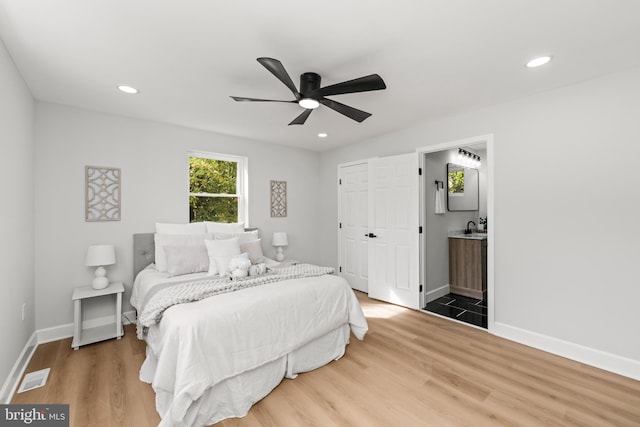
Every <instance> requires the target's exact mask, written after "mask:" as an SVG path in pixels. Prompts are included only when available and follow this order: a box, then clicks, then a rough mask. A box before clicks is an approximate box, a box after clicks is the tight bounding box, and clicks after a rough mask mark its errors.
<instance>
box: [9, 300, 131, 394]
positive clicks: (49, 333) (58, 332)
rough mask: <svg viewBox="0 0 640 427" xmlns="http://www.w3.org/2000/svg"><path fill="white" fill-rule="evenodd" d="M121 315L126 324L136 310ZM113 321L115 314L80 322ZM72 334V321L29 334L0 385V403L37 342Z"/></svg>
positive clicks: (12, 388) (86, 324) (16, 382)
mask: <svg viewBox="0 0 640 427" xmlns="http://www.w3.org/2000/svg"><path fill="white" fill-rule="evenodd" d="M122 317H123V321H122V324H123V325H128V324H129V323H131V322H134V321H135V320H136V312H135V311H127V312H125V313H122ZM113 322H115V314H112V315H111V316H104V317H98V318H96V319H90V320H86V321H84V322H82V326H83V327H85V328H93V327H96V326H102V325H108V324H110V323H113ZM72 336H73V323H67V324H65V325H59V326H54V327H52V328H45V329H38V330H37V331H35V332H34V333H33V334H32V335H31V338H29V341H27V343H26V344H25V346H24V348H23V349H22V352H21V353H20V356H18V359H17V360H16V363H15V364H14V365H13V368H12V369H11V372H10V373H9V376H8V377H7V379H6V380H5V382H4V384H3V385H2V389H0V403H1V404H8V403H9V402H10V401H11V398H12V397H13V394H14V393H15V391H16V389H17V388H18V385H19V382H20V379H21V378H22V375H23V374H24V371H25V369H26V368H27V365H28V364H29V361H31V357H33V353H35V351H36V348H37V347H38V345H39V344H44V343H47V342H51V341H57V340H61V339H65V338H70V337H72Z"/></svg>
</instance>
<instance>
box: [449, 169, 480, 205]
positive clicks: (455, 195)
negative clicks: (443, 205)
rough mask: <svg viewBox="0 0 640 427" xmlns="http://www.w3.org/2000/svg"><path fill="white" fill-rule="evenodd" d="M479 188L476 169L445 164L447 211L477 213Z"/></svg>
mask: <svg viewBox="0 0 640 427" xmlns="http://www.w3.org/2000/svg"><path fill="white" fill-rule="evenodd" d="M479 187H480V184H479V182H478V169H474V168H465V167H464V166H460V165H457V164H455V163H447V210H448V211H477V210H478V206H479V194H478V193H479Z"/></svg>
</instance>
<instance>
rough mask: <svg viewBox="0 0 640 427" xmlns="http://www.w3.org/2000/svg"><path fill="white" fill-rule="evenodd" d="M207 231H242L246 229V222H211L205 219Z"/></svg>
mask: <svg viewBox="0 0 640 427" xmlns="http://www.w3.org/2000/svg"><path fill="white" fill-rule="evenodd" d="M204 225H205V227H206V229H207V230H206V232H207V233H241V232H243V231H244V222H211V221H205V222H204Z"/></svg>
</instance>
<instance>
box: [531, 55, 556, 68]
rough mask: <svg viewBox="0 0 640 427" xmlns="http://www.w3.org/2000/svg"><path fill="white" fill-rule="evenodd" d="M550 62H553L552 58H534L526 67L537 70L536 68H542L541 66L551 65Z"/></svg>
mask: <svg viewBox="0 0 640 427" xmlns="http://www.w3.org/2000/svg"><path fill="white" fill-rule="evenodd" d="M549 61H551V56H539V57H537V58H533V59H530V60H529V61H527V63H526V64H525V66H526V67H527V68H536V67H540V66H541V65H544V64H547V63H549Z"/></svg>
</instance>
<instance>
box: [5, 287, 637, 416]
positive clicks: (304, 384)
mask: <svg viewBox="0 0 640 427" xmlns="http://www.w3.org/2000/svg"><path fill="white" fill-rule="evenodd" d="M358 298H359V299H360V301H361V303H362V306H363V309H364V311H365V314H366V316H367V319H368V321H369V333H368V334H367V336H366V337H365V339H364V341H362V342H360V341H357V340H356V339H355V338H353V337H352V342H351V344H349V346H348V347H347V353H346V355H345V356H344V357H343V358H342V359H340V360H338V361H335V362H332V363H330V364H329V365H327V366H325V367H323V368H320V369H317V370H315V371H313V372H308V373H305V374H301V375H299V376H298V378H296V379H295V380H288V379H285V380H283V382H282V383H281V384H280V385H279V386H278V387H277V388H276V389H275V390H274V391H273V392H272V393H271V394H270V395H269V396H267V397H266V398H265V399H263V400H262V401H260V402H258V403H257V404H256V405H254V406H253V408H252V409H251V411H250V412H249V414H248V415H247V416H246V417H244V418H242V419H229V420H225V421H222V422H220V423H218V424H216V426H218V427H231V426H238V427H240V426H246V427H253V426H274V427H287V426H319V427H327V426H394V427H396V426H439V427H440V426H484V425H487V426H501V425H519V426H554V425H563V426H564V425H567V426H617V427H618V426H639V425H640V382H639V381H634V380H631V379H629V378H625V377H621V376H618V375H614V374H611V373H608V372H605V371H602V370H599V369H596V368H593V367H589V366H586V365H582V364H580V363H577V362H573V361H570V360H567V359H563V358H561V357H557V356H553V355H551V354H548V353H544V352H541V351H538V350H534V349H532V348H529V347H526V346H523V345H519V344H516V343H513V342H510V341H507V340H504V339H501V338H497V337H495V336H492V335H490V334H488V333H486V332H484V331H481V330H478V329H474V328H471V327H468V326H464V325H460V324H458V323H455V322H452V321H449V320H445V319H441V318H438V317H434V316H431V315H428V314H425V313H421V312H416V311H412V310H407V309H404V308H401V307H397V306H394V305H390V304H385V303H382V302H378V301H375V300H370V299H369V298H368V297H367V296H366V295H364V294H361V293H358ZM144 349H145V346H144V343H143V342H141V341H138V340H137V339H136V338H135V330H134V328H133V326H127V329H126V333H125V337H124V338H123V339H122V340H120V341H116V340H111V341H105V342H103V343H99V344H93V345H89V346H86V347H81V348H80V350H78V351H73V350H72V349H71V339H66V340H62V341H56V342H52V343H48V344H42V345H40V346H39V347H38V349H37V351H36V353H35V355H34V357H33V359H32V360H31V363H30V364H29V366H28V368H27V372H31V371H35V370H38V369H42V368H46V367H50V368H51V373H50V375H49V381H48V382H47V385H46V386H45V387H43V388H40V389H37V390H32V391H30V392H26V393H22V394H17V395H15V397H14V399H13V401H12V403H69V404H70V418H71V426H77V427H85V426H136V427H141V426H155V425H157V424H158V422H159V421H160V419H159V417H158V414H157V413H156V411H155V404H154V393H153V390H152V389H151V386H149V385H147V384H144V383H142V382H140V381H139V380H138V369H139V368H140V365H141V364H142V361H143V360H144Z"/></svg>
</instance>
